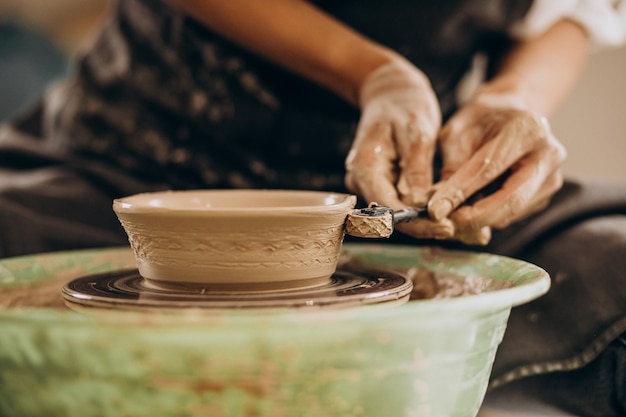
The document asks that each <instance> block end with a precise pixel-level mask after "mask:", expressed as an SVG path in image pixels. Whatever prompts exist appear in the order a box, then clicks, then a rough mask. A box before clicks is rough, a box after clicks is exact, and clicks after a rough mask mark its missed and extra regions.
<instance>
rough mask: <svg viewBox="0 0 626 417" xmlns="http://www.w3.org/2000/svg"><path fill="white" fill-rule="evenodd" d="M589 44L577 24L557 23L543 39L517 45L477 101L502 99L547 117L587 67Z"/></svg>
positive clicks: (539, 38)
mask: <svg viewBox="0 0 626 417" xmlns="http://www.w3.org/2000/svg"><path fill="white" fill-rule="evenodd" d="M588 43H589V42H588V39H587V35H586V33H585V32H584V30H583V29H582V28H581V27H580V26H578V25H577V24H576V23H574V22H571V21H568V20H563V21H560V22H558V23H557V24H555V25H554V26H552V28H550V29H549V30H548V31H547V32H546V33H545V34H543V35H542V36H540V37H538V38H536V39H533V40H531V41H526V42H520V43H519V44H518V45H516V46H515V47H514V48H513V49H512V50H511V51H510V53H508V54H507V55H506V56H505V57H504V59H503V60H502V62H501V64H500V66H499V69H498V71H497V73H496V75H495V77H494V78H493V79H492V80H490V81H489V82H487V83H486V84H485V85H484V86H483V87H482V88H481V89H480V90H479V92H478V94H477V99H478V100H481V99H482V100H489V99H492V98H494V97H498V96H500V95H504V96H508V97H509V98H510V99H511V100H512V101H514V102H516V103H519V104H520V106H521V107H526V108H527V109H529V110H531V111H535V112H537V113H539V114H542V115H550V114H551V113H552V112H553V111H554V110H555V109H556V108H557V106H558V105H559V104H560V102H561V101H562V100H563V99H564V98H565V96H567V94H568V93H569V92H570V90H571V89H572V88H573V86H574V85H575V83H576V80H577V79H578V76H579V74H580V72H581V70H582V68H583V67H584V65H585V63H586V59H587V55H588V47H589V45H588ZM495 99H497V98H495Z"/></svg>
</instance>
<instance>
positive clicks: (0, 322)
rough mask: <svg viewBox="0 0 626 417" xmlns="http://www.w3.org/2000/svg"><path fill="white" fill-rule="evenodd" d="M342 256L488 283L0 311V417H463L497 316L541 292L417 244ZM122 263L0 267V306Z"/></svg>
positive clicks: (538, 286)
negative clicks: (213, 306)
mask: <svg viewBox="0 0 626 417" xmlns="http://www.w3.org/2000/svg"><path fill="white" fill-rule="evenodd" d="M343 250H344V251H347V252H349V253H350V254H352V256H354V257H356V258H357V259H359V260H363V261H366V262H369V263H371V264H373V265H376V266H381V267H390V266H391V267H394V268H411V267H419V268H424V269H426V270H429V271H433V272H435V273H451V274H458V275H463V276H470V275H472V276H483V277H487V278H490V279H492V280H493V286H492V287H488V288H486V289H485V290H484V292H482V293H481V294H478V295H471V296H465V297H460V298H451V299H434V300H424V301H410V302H408V303H406V304H403V305H373V306H365V307H357V308H350V309H344V310H334V311H301V310H299V311H295V310H293V311H284V310H283V311H263V312H259V311H256V312H251V311H247V312H246V311H238V312H236V313H234V312H221V313H218V312H214V313H211V314H210V315H207V314H200V313H198V312H197V311H196V312H194V311H188V312H185V313H181V314H176V315H172V314H169V315H164V314H159V313H141V314H139V313H124V312H119V311H113V310H111V311H104V312H101V313H100V314H97V315H90V314H84V313H79V312H74V311H70V310H69V309H67V310H66V309H63V308H62V307H61V308H52V307H46V308H17V307H6V306H5V307H4V308H0V415H1V416H12V417H19V416H45V417H56V416H63V417H74V416H77V417H78V416H80V417H90V416H94V417H95V416H99V417H100V416H101V417H104V416H111V417H122V416H137V417H139V416H142V417H143V416H146V417H148V416H150V417H154V416H168V417H176V416H181V417H182V416H216V417H221V416H233V417H234V416H238V417H239V416H255V417H256V416H268V417H269V416H271V417H281V416H286V417H287V416H288V417H294V416H303V417H313V416H316V417H317V416H320V417H321V416H324V417H329V416H342V417H346V416H358V417H366V416H371V417H382V416H384V417H404V416H406V417H409V416H411V417H415V416H423V417H426V416H430V417H474V416H475V415H476V414H477V412H478V408H479V407H480V404H481V402H482V400H483V397H484V394H485V390H486V386H487V382H488V378H489V374H490V371H491V366H492V363H493V360H494V356H495V353H496V349H497V347H498V345H499V343H500V341H501V339H502V336H503V334H504V331H505V328H506V323H507V319H508V316H509V312H510V309H511V307H512V306H515V305H518V304H521V303H524V302H527V301H529V300H532V299H534V298H536V297H539V296H540V295H542V294H543V293H545V292H546V291H547V289H548V287H549V282H550V281H549V277H548V275H547V274H546V272H545V271H543V270H542V269H540V268H539V267H537V266H534V265H531V264H528V263H524V262H521V261H519V260H514V259H510V258H503V257H498V256H494V255H488V254H480V253H468V252H454V251H446V250H442V249H437V248H428V247H426V248H424V247H422V248H420V247H408V246H393V245H385V244H374V245H372V244H345V245H344V248H343ZM129 266H130V267H132V266H134V260H133V257H132V253H131V251H130V249H127V248H114V249H105V250H87V251H76V252H64V253H53V254H44V255H38V256H29V257H20V258H11V259H5V260H0V304H1V297H2V292H3V291H4V293H5V294H6V293H7V291H12V290H14V289H15V288H17V287H20V286H24V285H31V286H32V288H34V289H35V288H37V287H45V286H49V287H51V288H52V289H53V292H55V291H56V290H57V289H56V288H55V285H56V284H54V283H57V282H59V280H69V279H72V278H76V277H79V276H82V275H86V274H92V273H99V272H105V271H111V270H117V269H120V268H126V267H129ZM50 283H53V285H51V284H50ZM503 286H504V287H507V288H504V289H503ZM59 290H60V288H59ZM33 294H36V291H34V292H33ZM55 296H56V294H55Z"/></svg>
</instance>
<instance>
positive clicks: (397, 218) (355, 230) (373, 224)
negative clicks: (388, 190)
mask: <svg viewBox="0 0 626 417" xmlns="http://www.w3.org/2000/svg"><path fill="white" fill-rule="evenodd" d="M427 215H428V214H427V211H426V206H425V205H424V206H422V207H415V208H406V209H402V210H396V211H394V210H393V209H392V208H391V207H387V206H379V205H378V204H376V203H371V204H370V205H369V206H368V207H365V208H360V209H354V210H352V211H351V212H350V213H349V214H348V217H347V218H346V225H345V232H346V234H348V235H350V236H354V237H363V238H381V237H389V236H391V234H392V233H393V229H394V226H395V225H396V224H398V223H407V222H410V221H412V220H415V219H417V218H418V217H425V216H427Z"/></svg>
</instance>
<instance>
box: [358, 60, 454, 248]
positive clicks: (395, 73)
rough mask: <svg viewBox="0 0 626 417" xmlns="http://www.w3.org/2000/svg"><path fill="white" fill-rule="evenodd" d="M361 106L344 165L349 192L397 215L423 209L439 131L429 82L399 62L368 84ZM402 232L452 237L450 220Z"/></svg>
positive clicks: (382, 69)
mask: <svg viewBox="0 0 626 417" xmlns="http://www.w3.org/2000/svg"><path fill="white" fill-rule="evenodd" d="M359 105H360V107H361V119H360V121H359V125H358V128H357V132H356V137H355V139H354V142H353V144H352V148H351V150H350V153H349V154H348V157H347V159H346V186H347V187H348V189H350V190H351V191H352V192H354V193H356V194H358V195H360V196H361V197H363V198H364V199H365V200H366V201H367V202H376V203H377V204H379V205H385V206H389V207H391V208H393V209H395V210H397V209H401V208H406V207H416V206H423V205H425V204H426V203H427V202H428V198H429V190H430V188H431V186H432V183H433V165H432V163H433V157H434V153H435V148H436V140H437V135H438V131H439V128H440V125H441V111H440V109H439V104H438V101H437V97H436V95H435V93H434V91H433V90H432V87H431V85H430V82H429V80H428V78H427V77H426V75H424V73H422V72H421V71H420V70H419V69H418V68H416V67H415V66H413V65H412V64H411V63H409V62H408V61H405V60H404V59H402V58H398V59H396V60H393V61H391V62H389V63H387V64H384V65H382V66H380V67H379V68H377V69H376V70H374V71H373V72H372V73H371V74H370V75H369V76H368V77H367V78H366V79H365V82H364V83H363V86H362V88H361V90H360V97H359ZM398 228H399V229H400V230H401V231H402V232H404V233H407V234H410V235H412V236H415V237H420V238H438V239H446V238H449V237H451V236H452V235H453V234H454V227H453V226H452V223H451V222H450V220H449V219H442V220H441V221H439V222H434V221H431V220H428V219H418V220H416V221H413V222H410V223H404V224H402V225H398Z"/></svg>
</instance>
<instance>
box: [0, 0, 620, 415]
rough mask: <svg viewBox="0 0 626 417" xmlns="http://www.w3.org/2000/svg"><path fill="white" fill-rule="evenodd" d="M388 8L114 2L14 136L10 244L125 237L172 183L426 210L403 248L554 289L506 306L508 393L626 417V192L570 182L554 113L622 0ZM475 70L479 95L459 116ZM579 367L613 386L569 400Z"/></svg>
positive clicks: (10, 129) (57, 244)
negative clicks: (126, 216) (508, 264)
mask: <svg viewBox="0 0 626 417" xmlns="http://www.w3.org/2000/svg"><path fill="white" fill-rule="evenodd" d="M386 3H387V2H380V1H378V2H377V1H373V0H372V1H344V2H333V1H330V0H317V1H314V2H306V1H301V0H271V1H269V0H268V1H263V2H258V1H254V0H238V1H230V2H222V1H193V0H178V1H175V2H174V1H172V2H170V3H167V2H165V1H148V0H121V1H120V2H119V3H118V4H117V5H116V8H115V10H114V13H113V15H112V19H111V21H110V22H109V24H108V25H106V27H105V28H104V30H103V32H102V34H101V36H100V37H99V39H98V40H97V41H96V43H95V44H94V45H93V47H92V48H91V49H90V50H89V51H88V52H87V53H86V54H85V56H84V57H83V58H82V59H81V60H80V61H79V63H78V68H77V71H76V74H75V76H74V77H73V78H71V79H69V80H68V81H66V82H65V83H63V84H60V85H59V86H57V87H56V88H55V89H53V90H52V91H50V92H49V93H48V94H47V95H46V96H45V97H44V98H43V99H42V101H41V103H40V105H39V106H37V108H35V109H33V111H32V112H30V113H29V114H27V115H24V116H23V117H22V118H20V119H17V120H15V121H13V123H11V124H9V125H7V126H5V127H4V129H3V130H2V132H1V133H0V165H1V166H2V168H0V174H1V175H2V177H1V178H2V179H1V180H0V181H1V183H2V185H0V189H1V191H0V201H1V207H2V208H1V209H0V252H1V253H2V254H3V256H12V255H17V254H22V253H31V252H41V251H46V250H59V249H70V248H79V247H88V246H102V245H112V244H123V243H124V242H125V241H126V240H125V239H126V238H125V235H124V233H123V232H122V230H121V229H120V227H119V225H118V224H117V221H116V219H115V217H114V215H113V213H112V212H111V210H110V204H111V200H112V199H113V198H115V197H118V196H122V195H128V194H133V193H136V192H143V191H151V190H157V189H164V188H176V189H182V188H200V187H202V188H241V187H254V188H306V189H324V190H336V191H350V192H353V193H357V194H358V195H359V196H360V197H361V198H362V200H363V202H371V201H376V202H377V203H379V204H384V205H388V206H391V207H393V208H396V209H399V208H402V207H407V206H414V205H424V204H427V205H428V213H429V216H430V218H429V219H420V220H418V221H415V222H412V223H408V224H405V225H402V228H401V231H402V232H404V234H405V236H406V237H405V238H402V237H400V236H397V237H396V240H395V241H401V240H402V241H404V242H407V241H409V242H418V243H420V244H423V243H424V242H428V243H429V244H442V245H451V244H452V243H451V242H462V243H463V244H464V245H473V244H478V245H487V246H480V249H481V250H489V251H492V252H495V253H499V254H506V255H510V256H515V257H518V258H522V259H525V260H528V261H530V262H534V263H536V264H539V265H540V266H542V267H544V268H545V269H547V270H548V272H550V273H551V275H552V276H553V277H554V283H553V288H552V290H551V291H550V293H549V294H548V295H547V296H545V297H543V298H542V299H540V300H538V301H537V302H534V303H531V304H529V305H527V306H524V307H522V308H519V309H516V310H515V311H514V312H513V313H512V316H511V319H510V324H509V328H508V331H507V334H506V336H505V340H504V342H503V344H502V347H501V349H500V351H499V354H498V358H497V361H496V364H495V366H494V373H493V381H492V383H493V386H494V387H495V386H498V385H502V384H504V383H506V382H510V381H512V380H515V379H519V378H520V377H530V376H532V375H540V376H539V377H537V378H539V381H538V382H537V385H538V386H544V387H550V388H551V389H550V390H549V394H550V395H551V398H552V399H553V400H554V401H558V402H559V403H560V404H561V405H562V406H564V407H569V408H570V409H572V410H573V411H575V412H576V413H579V414H581V415H586V416H595V415H602V416H609V415H616V416H617V415H624V412H625V410H626V401H625V399H624V393H623V385H620V384H623V381H624V380H626V378H625V377H624V368H625V366H624V361H625V358H626V348H625V346H624V343H623V338H624V332H625V331H626V309H625V308H624V306H625V305H626V284H625V279H624V272H623V271H624V270H626V261H625V260H624V257H623V256H619V255H618V254H620V253H624V249H626V216H625V214H626V187H604V186H601V185H591V186H590V185H589V184H581V183H569V182H568V183H565V185H563V178H562V174H561V172H560V165H561V163H562V161H563V160H564V158H565V150H564V148H563V146H562V145H561V144H560V142H559V141H558V140H557V139H556V138H555V137H554V135H553V134H552V133H551V131H550V128H549V125H548V123H547V119H546V117H548V116H549V114H550V113H551V112H552V111H553V110H554V109H555V108H556V106H557V105H558V104H559V102H560V101H561V100H562V99H563V98H564V96H565V95H566V94H567V92H568V91H569V90H570V89H571V87H572V86H573V84H574V83H575V80H576V77H577V75H578V73H579V71H580V69H581V68H582V66H583V65H584V62H585V60H586V57H587V55H588V50H589V48H590V46H591V47H602V46H606V45H614V44H619V43H621V42H622V41H623V38H624V26H625V24H624V16H625V14H626V10H625V6H624V5H623V4H619V5H618V6H614V5H613V3H614V2H611V1H588V2H567V1H564V2H551V1H546V0H544V1H536V2H534V3H533V2H531V1H530V0H516V1H487V0H469V1H455V0H447V1H444V2H436V4H435V2H416V1H408V0H407V1H398V2H394V3H393V4H386ZM531 3H532V4H531ZM615 7H619V9H617V8H615ZM477 56H485V57H487V62H488V65H487V68H486V81H485V82H484V83H482V85H481V86H480V88H478V89H477V90H476V91H473V92H472V94H471V95H470V98H469V99H468V100H467V101H465V102H461V101H460V100H459V97H458V92H459V88H460V87H461V86H462V85H463V80H464V79H466V78H465V75H466V74H467V73H468V70H469V69H470V68H471V65H472V62H476V61H475V57H477ZM492 234H493V236H492ZM416 239H420V240H416ZM433 239H434V240H433ZM581 253H583V254H584V256H581ZM598 271H602V274H597V272H598ZM620 335H622V336H621V337H622V339H620ZM607 358H609V359H607ZM612 358H617V359H612ZM613 360H614V361H617V362H619V363H621V367H615V366H613V365H612V364H613V362H611V361H613ZM607 361H608V362H607ZM607 363H609V364H608V365H607ZM575 369H576V371H574V370H575ZM554 371H559V372H560V373H558V374H554V373H553V372H554ZM571 372H586V373H587V374H588V375H587V376H586V378H587V379H586V381H594V379H599V380H601V381H602V383H595V384H593V385H591V386H592V387H593V388H589V386H587V389H586V390H585V391H584V394H585V396H584V397H583V396H581V395H580V394H578V395H570V394H569V392H570V391H571V390H574V389H576V387H575V386H573V383H572V382H571V380H572V378H571V375H572V373H571ZM545 374H547V375H548V376H545ZM559 375H564V376H565V378H562V379H563V380H561V381H558V382H556V383H553V382H552V381H550V382H549V383H546V382H545V381H547V380H548V379H549V378H557V379H558V378H559ZM555 376H556V377H555ZM546 389H547V388H546Z"/></svg>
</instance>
